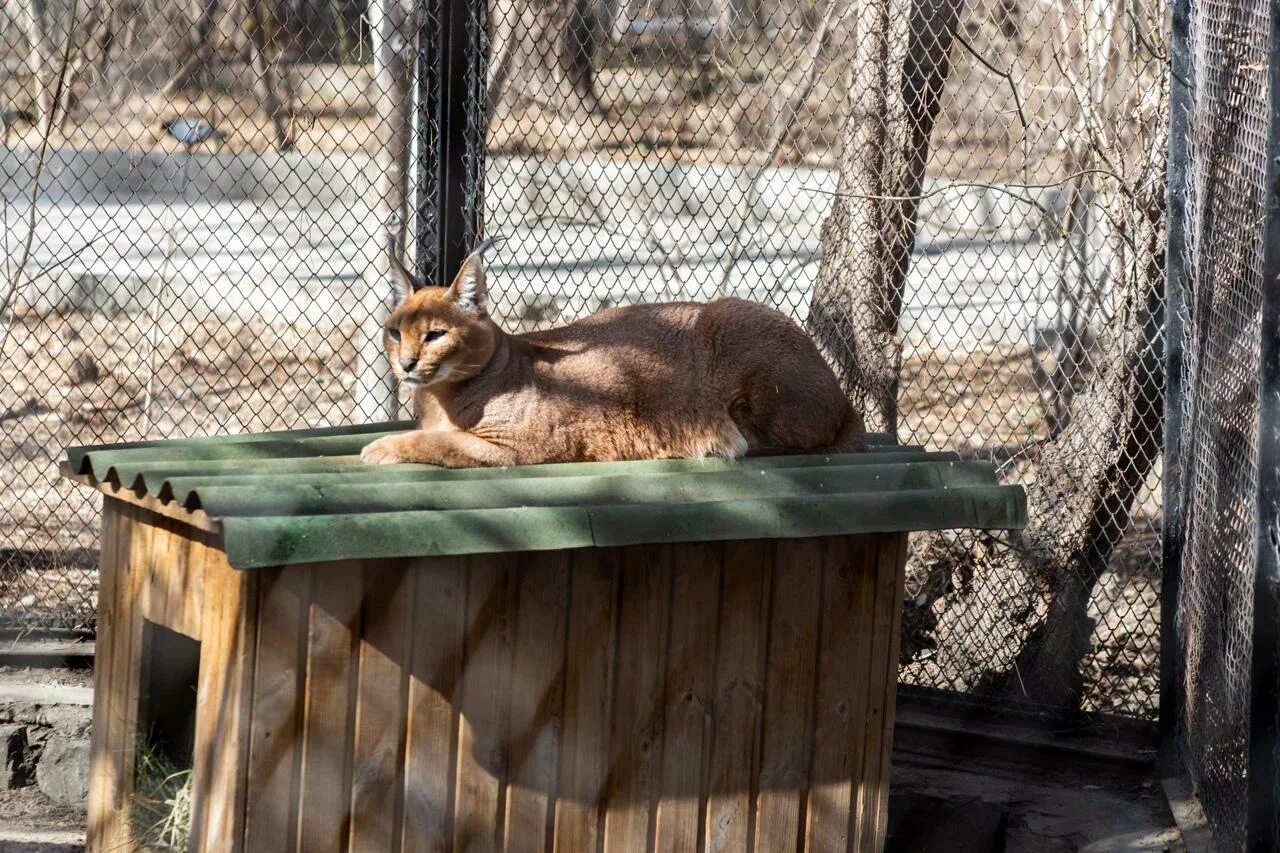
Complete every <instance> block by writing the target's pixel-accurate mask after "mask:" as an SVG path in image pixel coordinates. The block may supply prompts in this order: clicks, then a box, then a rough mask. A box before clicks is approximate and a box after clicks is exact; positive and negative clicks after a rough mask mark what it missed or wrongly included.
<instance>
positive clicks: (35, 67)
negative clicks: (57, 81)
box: [15, 0, 53, 136]
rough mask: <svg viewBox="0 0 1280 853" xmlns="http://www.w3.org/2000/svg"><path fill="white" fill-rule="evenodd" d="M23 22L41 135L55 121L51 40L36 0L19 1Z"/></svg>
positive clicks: (18, 13) (21, 22)
mask: <svg viewBox="0 0 1280 853" xmlns="http://www.w3.org/2000/svg"><path fill="white" fill-rule="evenodd" d="M15 5H16V6H17V15H16V16H15V17H16V18H17V20H18V23H19V25H20V26H21V27H22V31H23V32H24V33H25V34H26V36H27V70H28V72H29V73H30V74H31V85H32V86H34V87H35V90H36V91H35V102H36V111H37V113H38V115H37V121H36V125H37V127H38V128H39V129H40V134H41V136H45V135H47V134H48V133H49V130H50V128H51V122H52V121H53V81H52V80H50V79H49V73H50V69H49V61H48V60H49V54H48V47H49V43H48V39H47V38H46V33H45V22H44V15H43V14H42V12H41V10H40V9H39V8H38V7H37V6H36V0H16V2H15Z"/></svg>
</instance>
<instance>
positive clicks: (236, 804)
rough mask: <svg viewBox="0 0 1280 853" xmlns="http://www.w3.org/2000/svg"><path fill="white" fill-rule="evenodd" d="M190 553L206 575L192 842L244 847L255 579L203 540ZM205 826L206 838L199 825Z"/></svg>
mask: <svg viewBox="0 0 1280 853" xmlns="http://www.w3.org/2000/svg"><path fill="white" fill-rule="evenodd" d="M197 538H199V539H200V541H201V542H203V543H204V545H205V546H206V547H202V548H200V549H199V550H198V551H197V550H193V552H192V565H193V566H195V565H197V564H198V565H199V566H200V572H201V574H202V575H203V584H204V603H205V611H204V615H203V617H202V631H201V636H202V637H203V639H202V641H201V644H200V674H199V684H198V686H197V696H196V750H195V768H194V782H193V788H192V800H193V824H192V825H193V827H196V828H197V829H196V831H194V832H193V837H194V838H195V839H196V840H195V841H193V845H196V846H198V847H199V839H200V838H201V835H203V841H204V843H203V846H202V847H199V849H201V850H205V851H240V850H244V849H246V848H245V845H244V834H245V808H246V795H247V778H246V772H245V771H246V767H247V765H248V761H249V741H250V736H249V723H250V708H249V705H250V698H251V694H252V689H253V667H254V656H255V651H256V646H257V642H256V640H257V613H258V596H257V594H256V591H257V579H258V575H257V574H256V573H253V572H240V571H237V570H235V569H232V568H231V567H230V566H229V565H228V564H227V559H226V555H225V554H224V553H223V552H222V551H221V550H219V549H218V548H217V547H214V546H213V545H211V544H210V543H209V542H208V541H206V538H207V537H206V536H205V534H198V536H197ZM201 827H202V828H203V833H201V832H200V831H199V828H201Z"/></svg>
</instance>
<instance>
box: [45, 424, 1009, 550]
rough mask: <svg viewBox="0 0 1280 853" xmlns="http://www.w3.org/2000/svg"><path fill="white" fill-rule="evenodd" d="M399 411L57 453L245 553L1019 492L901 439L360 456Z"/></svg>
mask: <svg viewBox="0 0 1280 853" xmlns="http://www.w3.org/2000/svg"><path fill="white" fill-rule="evenodd" d="M412 427H413V424H412V423H404V422H401V423H387V424H373V425H369V426H362V427H339V428H330V429H315V430H297V431H293V432H278V433H265V434H257V435H240V436H217V437H212V438H193V439H180V440H176V441H156V442H133V443H129V444H115V445H95V446H88V447H73V448H70V449H68V450H67V463H66V464H67V468H68V469H69V470H70V472H71V473H72V474H75V475H80V476H82V477H88V478H90V480H91V481H92V482H94V483H95V484H108V485H110V486H112V487H114V488H122V489H128V490H130V491H132V492H134V493H135V494H136V495H138V496H139V497H142V496H150V497H152V498H155V499H157V500H160V501H162V502H164V503H166V504H171V505H173V507H174V508H175V509H185V510H189V511H194V510H202V511H203V512H205V513H206V514H207V515H209V516H210V517H211V518H213V519H214V520H216V521H217V522H219V523H220V524H221V526H222V531H223V537H224V544H225V547H226V551H227V557H228V559H229V561H230V562H231V564H232V565H233V566H236V567H238V568H243V569H248V568H258V567H262V566H276V565H284V564H290V563H309V562H321V561H327V560H344V559H353V558H369V557H404V556H416V555H442V554H473V553H489V552H501V551H524V550H540V549H550V548H578V547H587V546H592V545H595V546H608V545H633V544H637V543H647V542H682V541H683V542H689V541H710V540H725V539H756V538H789V537H799V536H825V535H837V534H852V533H872V532H896V531H905V530H939V529H947V528H961V527H971V528H983V529H1013V528H1020V527H1022V526H1023V525H1024V524H1026V496H1025V494H1024V492H1023V490H1022V489H1021V488H1020V487H1017V486H1000V485H997V483H996V477H995V472H994V470H993V469H992V467H991V465H990V464H989V463H986V462H972V461H962V460H961V459H960V458H959V456H957V455H956V454H954V453H928V452H925V451H922V450H920V449H919V448H910V447H899V446H897V445H895V444H893V443H892V442H891V441H890V440H889V439H888V438H887V437H886V436H877V435H873V436H871V437H870V441H869V452H867V453H859V454H842V455H830V456H823V455H809V456H778V457H768V458H752V459H746V460H742V461H738V462H728V461H725V460H722V459H663V460H651V461H640V462H586V463H570V464H556V465H525V466H518V467H511V468H471V469H462V470H449V469H444V468H435V467H431V466H427V465H378V466H367V465H363V464H361V463H360V461H359V457H358V455H359V452H360V449H361V448H362V447H363V446H364V445H365V444H367V443H368V442H370V441H373V440H374V439H376V438H378V437H380V436H382V435H388V434H391V433H394V432H400V431H403V430H406V429H411V428H412Z"/></svg>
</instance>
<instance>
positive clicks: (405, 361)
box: [400, 358, 418, 373]
mask: <svg viewBox="0 0 1280 853" xmlns="http://www.w3.org/2000/svg"><path fill="white" fill-rule="evenodd" d="M417 366H418V360H417V359H416V358H402V359H400V369H401V370H403V371H404V372H405V373H408V372H410V371H411V370H413V369H414V368H415V367H417Z"/></svg>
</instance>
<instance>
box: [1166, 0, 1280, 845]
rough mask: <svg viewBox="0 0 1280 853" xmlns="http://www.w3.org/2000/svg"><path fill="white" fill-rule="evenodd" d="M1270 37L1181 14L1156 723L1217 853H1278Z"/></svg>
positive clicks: (1278, 163)
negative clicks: (1168, 613)
mask: <svg viewBox="0 0 1280 853" xmlns="http://www.w3.org/2000/svg"><path fill="white" fill-rule="evenodd" d="M1274 24H1275V10H1274V9H1273V8H1272V7H1271V6H1269V5H1268V4H1266V3H1257V2H1252V0H1244V2H1235V3H1231V4H1217V3H1205V2H1201V0H1181V2H1179V3H1177V4H1176V6H1175V10H1174V50H1175V54H1174V56H1175V66H1174V67H1175V79H1176V81H1177V85H1175V89H1174V96H1173V103H1174V106H1175V109H1174V116H1175V120H1174V126H1173V129H1172V145H1171V148H1170V183H1171V198H1172V199H1173V201H1174V204H1173V205H1172V207H1171V217H1170V255H1169V257H1170V291H1169V292H1170V295H1171V298H1170V305H1169V307H1170V313H1169V340H1170V374H1169V392H1170V399H1169V415H1168V417H1169V425H1168V428H1169V435H1168V440H1167V443H1166V448H1167V450H1168V453H1169V457H1170V458H1169V463H1170V465H1169V468H1168V470H1169V471H1170V472H1171V478H1172V480H1173V483H1172V485H1173V488H1171V489H1170V524H1169V530H1168V543H1167V548H1166V551H1167V554H1168V560H1167V562H1166V565H1167V567H1168V568H1167V570H1168V571H1169V589H1168V595H1167V596H1166V601H1167V602H1168V606H1169V607H1170V608H1176V610H1174V611H1173V613H1172V615H1173V617H1174V621H1173V623H1172V624H1171V626H1170V629H1171V630H1170V631H1169V638H1168V641H1167V644H1166V646H1165V649H1166V651H1167V653H1168V654H1170V655H1171V656H1172V660H1171V661H1170V666H1168V667H1167V670H1166V678H1167V679H1168V681H1167V686H1166V688H1165V690H1164V693H1165V695H1166V696H1167V697H1168V698H1167V700H1166V701H1168V702H1169V703H1170V706H1169V707H1167V708H1166V709H1164V714H1162V716H1163V717H1164V718H1165V720H1166V721H1167V724H1168V725H1169V727H1170V728H1171V730H1172V733H1173V735H1174V741H1175V743H1174V744H1173V745H1174V747H1175V750H1176V752H1177V753H1178V757H1179V758H1180V763H1181V765H1182V767H1183V768H1184V769H1185V771H1186V772H1188V773H1189V774H1190V776H1191V779H1192V781H1193V782H1194V783H1195V786H1196V789H1197V791H1198V793H1199V795H1200V798H1201V800H1202V801H1203V803H1204V807H1205V812H1206V814H1207V816H1208V818H1209V821H1210V824H1211V826H1212V829H1213V834H1214V839H1215V841H1216V842H1217V845H1218V849H1220V850H1224V851H1228V850H1229V851H1242V850H1250V851H1252V850H1276V849H1280V772H1277V768H1278V767H1280V762H1278V761H1277V758H1276V755H1275V750H1276V749H1277V748H1278V746H1277V744H1280V741H1278V740H1277V739H1276V731H1277V729H1276V720H1275V719H1274V716H1275V715H1276V714H1277V713H1280V710H1278V708H1280V706H1278V705H1277V701H1276V690H1277V686H1276V684H1275V682H1276V681H1277V680H1280V676H1277V674H1276V673H1277V671H1276V668H1275V667H1276V664H1275V659H1276V654H1277V651H1278V650H1280V649H1278V648H1277V646H1276V644H1275V638H1276V635H1275V633H1274V631H1275V626H1276V623H1277V620H1280V597H1277V593H1276V580H1275V576H1276V569H1277V565H1278V564H1277V554H1276V550H1275V549H1276V543H1277V541H1280V540H1277V538H1276V529H1277V528H1276V513H1277V511H1278V507H1277V502H1276V501H1277V495H1276V493H1275V491H1274V479H1275V471H1274V469H1275V467H1276V456H1275V454H1276V450H1277V447H1278V446H1280V445H1277V442H1276V435H1275V431H1274V430H1275V428H1274V426H1268V422H1269V421H1271V422H1274V420H1275V418H1276V415H1277V414H1280V413H1277V411H1276V410H1275V406H1274V403H1271V404H1265V403H1264V399H1265V396H1266V394H1267V392H1268V391H1270V393H1271V394H1272V395H1273V396H1274V394H1275V387H1276V383H1277V381H1280V377H1277V375H1276V374H1277V368H1276V351H1275V339H1276V322H1277V321H1276V316H1275V315H1276V312H1277V307H1278V303H1277V293H1276V282H1277V281H1278V280H1280V263H1278V261H1280V255H1277V253H1276V250H1275V248H1274V245H1275V241H1276V239H1277V233H1278V232H1277V230H1276V228H1277V223H1276V222H1275V221H1274V220H1275V214H1274V204H1275V201H1274V199H1275V193H1276V192H1277V186H1278V185H1277V184H1276V176H1277V175H1278V174H1280V160H1277V159H1276V156H1277V154H1280V147H1278V146H1277V142H1276V136H1275V134H1276V132H1277V129H1276V128H1275V127H1274V126H1273V125H1272V124H1271V117H1272V116H1274V115H1275V112H1274V110H1275V105H1276V104H1277V103H1280V92H1277V91H1275V90H1274V86H1275V83H1274V80H1275V73H1276V72H1275V65H1276V58H1277V47H1280V46H1278V45H1277V44H1276V43H1274V41H1273V38H1274V32H1275V29H1274ZM1269 71H1270V74H1271V77H1272V82H1270V83H1269V80H1268V73H1269ZM1268 208H1271V210H1268ZM1269 470H1270V473H1269ZM1268 584H1270V587H1268ZM1268 589H1270V591H1268ZM1260 678H1261V679H1262V681H1261V682H1259V679H1260ZM1268 681H1270V682H1271V684H1270V686H1269V687H1268V684H1267V682H1268Z"/></svg>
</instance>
